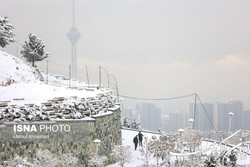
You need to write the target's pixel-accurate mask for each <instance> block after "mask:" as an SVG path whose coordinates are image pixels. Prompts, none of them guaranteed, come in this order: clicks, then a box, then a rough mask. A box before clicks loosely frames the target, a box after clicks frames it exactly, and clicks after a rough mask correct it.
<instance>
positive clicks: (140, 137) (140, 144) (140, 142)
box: [138, 131, 143, 146]
mask: <svg viewBox="0 0 250 167" xmlns="http://www.w3.org/2000/svg"><path fill="white" fill-rule="evenodd" d="M138 136H139V146H142V139H143V134H142V133H141V131H139V134H138Z"/></svg>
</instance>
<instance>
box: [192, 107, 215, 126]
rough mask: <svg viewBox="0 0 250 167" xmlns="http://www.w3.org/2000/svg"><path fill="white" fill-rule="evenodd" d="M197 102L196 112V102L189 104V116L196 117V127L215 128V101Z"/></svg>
mask: <svg viewBox="0 0 250 167" xmlns="http://www.w3.org/2000/svg"><path fill="white" fill-rule="evenodd" d="M203 106H204V108H205V110H204V109H203V107H202V105H201V104H196V112H195V113H194V103H190V104H189V118H193V119H194V129H197V130H203V131H208V130H214V103H203Z"/></svg>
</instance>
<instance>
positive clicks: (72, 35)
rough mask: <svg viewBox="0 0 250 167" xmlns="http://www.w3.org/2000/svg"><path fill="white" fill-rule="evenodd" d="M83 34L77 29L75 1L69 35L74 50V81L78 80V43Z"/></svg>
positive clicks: (72, 60) (72, 65)
mask: <svg viewBox="0 0 250 167" xmlns="http://www.w3.org/2000/svg"><path fill="white" fill-rule="evenodd" d="M80 36H81V34H80V33H79V32H78V30H77V28H76V27H75V10H74V0H73V26H72V27H71V29H70V30H69V32H68V33H67V37H68V38H69V40H70V42H71V45H72V48H71V55H72V57H71V68H72V70H71V74H72V76H71V77H72V78H73V79H77V54H76V43H77V41H78V39H79V38H80Z"/></svg>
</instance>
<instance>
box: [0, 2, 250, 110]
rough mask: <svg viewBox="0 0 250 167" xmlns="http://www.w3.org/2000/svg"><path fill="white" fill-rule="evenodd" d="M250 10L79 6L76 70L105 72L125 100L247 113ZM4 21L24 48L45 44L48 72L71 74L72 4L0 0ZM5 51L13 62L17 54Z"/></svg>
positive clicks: (219, 5)
mask: <svg viewBox="0 0 250 167" xmlns="http://www.w3.org/2000/svg"><path fill="white" fill-rule="evenodd" d="M249 7H250V1H249V0H219V1H218V0H202V1H201V0H75V16H76V18H75V22H76V27H77V29H78V30H79V31H80V32H81V34H82V36H81V38H80V40H79V41H78V43H77V54H78V67H81V68H84V67H85V65H87V66H88V67H89V68H90V71H91V68H93V69H95V70H96V72H93V74H91V75H92V76H90V77H92V78H94V76H93V75H95V76H96V75H97V74H98V73H97V70H98V66H99V65H102V66H103V67H105V68H106V69H107V70H108V71H109V72H110V73H112V74H114V75H115V76H116V77H117V79H118V84H119V89H120V93H121V94H124V95H129V96H136V97H145V98H149V97H156V98H161V97H172V96H178V95H185V94H190V93H194V92H197V93H198V94H199V95H200V96H201V98H202V99H206V98H208V97H209V98H214V97H217V98H221V99H240V100H243V101H244V104H245V108H248V109H249V108H250V89H249V87H250V47H249V45H250V19H249V17H250V10H249ZM0 16H8V17H9V18H10V21H11V23H12V24H13V25H14V27H15V30H14V31H15V33H16V34H17V38H18V40H19V42H20V43H23V42H24V41H25V40H26V39H27V38H28V35H29V33H35V34H36V35H38V36H39V37H40V38H41V39H42V40H43V42H44V43H45V44H46V47H45V50H46V51H48V52H50V53H51V54H50V57H49V61H50V62H51V66H52V64H53V63H54V64H53V65H54V67H51V68H50V69H51V72H58V73H59V72H65V71H67V69H68V67H67V66H68V65H69V64H70V63H71V62H70V61H71V59H70V57H71V44H70V42H69V40H68V39H67V37H66V33H67V32H68V31H69V30H70V28H71V26H72V1H71V0H0ZM20 49H21V46H19V50H20ZM5 50H7V51H9V52H11V53H12V54H16V52H17V46H16V45H15V44H14V45H12V46H10V47H8V48H6V49H5ZM40 66H41V68H42V67H43V66H44V65H43V63H40ZM78 71H79V73H80V72H82V73H84V70H83V69H79V70H78ZM66 74H67V73H66ZM103 75H105V73H103ZM85 78H86V77H85ZM103 78H104V79H105V76H103Z"/></svg>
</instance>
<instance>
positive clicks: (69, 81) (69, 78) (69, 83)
mask: <svg viewBox="0 0 250 167" xmlns="http://www.w3.org/2000/svg"><path fill="white" fill-rule="evenodd" d="M69 87H71V66H70V65H69Z"/></svg>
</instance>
